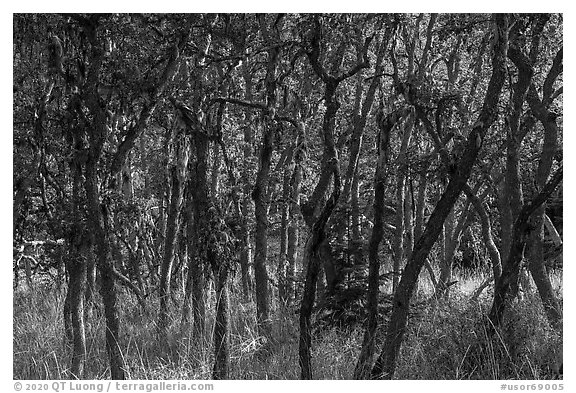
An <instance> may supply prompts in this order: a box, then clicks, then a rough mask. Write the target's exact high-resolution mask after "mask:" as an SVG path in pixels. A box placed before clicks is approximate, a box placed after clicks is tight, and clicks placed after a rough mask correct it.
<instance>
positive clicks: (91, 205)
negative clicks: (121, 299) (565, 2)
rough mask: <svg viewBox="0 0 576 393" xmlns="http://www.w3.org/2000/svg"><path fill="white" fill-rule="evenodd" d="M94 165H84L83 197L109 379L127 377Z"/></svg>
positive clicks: (115, 295)
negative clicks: (98, 279) (92, 245)
mask: <svg viewBox="0 0 576 393" xmlns="http://www.w3.org/2000/svg"><path fill="white" fill-rule="evenodd" d="M96 176H97V175H96V168H95V167H94V164H93V163H91V162H89V163H88V164H87V165H86V174H85V177H86V180H85V188H86V198H87V201H88V214H89V215H90V217H91V220H92V231H93V233H94V242H95V253H96V263H97V266H98V270H99V271H100V277H101V282H102V283H101V286H100V295H101V296H102V300H103V302H104V315H105V316H106V349H107V351H108V357H109V359H110V376H111V378H112V379H125V378H126V364H125V362H124V357H123V355H122V350H121V348H120V342H121V340H120V322H119V319H118V308H117V301H118V296H117V289H116V283H115V281H116V280H115V275H114V271H113V269H114V267H113V265H112V260H111V258H110V245H109V239H108V233H107V232H108V231H107V229H106V223H105V222H106V220H107V219H108V218H107V217H106V216H105V214H104V213H105V212H106V214H107V209H108V207H107V206H106V204H105V203H103V204H102V205H100V196H99V193H98V184H97V180H96V179H97V177H96Z"/></svg>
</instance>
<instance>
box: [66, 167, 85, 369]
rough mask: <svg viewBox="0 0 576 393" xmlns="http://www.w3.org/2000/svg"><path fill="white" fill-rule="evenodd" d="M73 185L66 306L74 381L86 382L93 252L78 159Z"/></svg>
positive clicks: (74, 169) (74, 168)
mask: <svg viewBox="0 0 576 393" xmlns="http://www.w3.org/2000/svg"><path fill="white" fill-rule="evenodd" d="M72 166H73V167H72V171H73V185H72V200H73V213H74V218H75V220H76V222H75V224H74V233H73V234H72V239H71V244H70V247H71V252H70V260H69V262H68V264H67V267H68V275H69V282H68V294H67V297H66V303H68V304H69V306H70V324H71V328H72V329H71V333H72V339H73V348H74V349H73V354H72V365H71V367H70V373H71V375H72V377H73V378H77V379H82V378H83V377H84V363H85V362H86V333H85V330H86V329H85V326H84V311H85V310H84V298H85V292H86V278H87V274H86V271H87V258H88V254H89V251H90V241H89V239H88V234H87V233H86V228H84V224H83V223H82V222H83V220H82V216H83V214H82V208H81V206H82V200H81V197H80V190H81V187H82V174H81V171H82V168H81V165H80V164H79V163H78V162H77V161H76V160H74V161H73V163H72Z"/></svg>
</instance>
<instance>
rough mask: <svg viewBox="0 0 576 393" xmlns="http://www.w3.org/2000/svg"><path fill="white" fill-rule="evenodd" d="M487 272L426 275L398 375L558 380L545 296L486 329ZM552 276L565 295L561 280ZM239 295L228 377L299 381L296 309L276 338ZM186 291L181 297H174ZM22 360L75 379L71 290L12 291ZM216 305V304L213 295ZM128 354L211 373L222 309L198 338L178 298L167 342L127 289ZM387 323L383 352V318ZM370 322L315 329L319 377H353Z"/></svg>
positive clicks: (34, 373)
mask: <svg viewBox="0 0 576 393" xmlns="http://www.w3.org/2000/svg"><path fill="white" fill-rule="evenodd" d="M483 280H484V277H483V276H482V275H471V276H465V277H460V280H459V282H458V284H456V285H455V286H454V287H453V288H452V292H451V295H450V297H449V299H447V300H442V301H434V302H430V301H427V302H425V301H424V300H425V299H429V298H430V295H431V293H433V288H431V286H430V284H429V283H427V282H426V280H424V279H422V280H421V282H420V285H419V291H418V296H417V297H416V299H415V302H414V303H415V304H417V306H416V307H414V311H415V313H414V315H413V316H412V317H411V319H410V322H409V325H408V327H409V328H408V332H407V335H406V337H405V340H404V344H403V346H402V350H401V353H400V358H399V361H398V368H397V372H396V375H395V377H396V378H399V379H551V378H554V377H555V376H556V375H557V372H558V368H559V365H560V364H561V359H562V357H561V348H562V334H561V332H560V333H559V332H555V331H553V330H552V329H551V328H550V327H549V325H548V323H547V321H546V318H545V316H544V312H543V310H542V306H541V304H540V300H539V297H538V294H537V293H536V292H530V293H528V294H526V296H525V297H524V299H523V300H522V301H518V302H516V303H515V304H514V305H513V307H512V308H511V309H510V310H509V311H508V312H507V313H506V318H505V321H504V324H503V328H502V329H501V330H500V331H499V332H498V334H496V335H495V336H493V337H489V335H488V334H487V333H486V329H485V327H486V323H487V321H486V318H485V315H486V314H487V312H488V308H489V306H490V304H491V303H490V302H491V296H492V293H491V292H490V291H491V289H490V288H488V289H487V290H486V291H485V292H484V293H483V295H482V296H481V297H480V298H479V299H478V301H476V302H470V301H469V299H470V294H471V293H472V292H473V290H474V289H475V288H477V287H478V286H479V285H480V284H481V283H482V281H483ZM553 282H554V284H555V286H556V291H557V293H558V296H559V298H560V299H561V296H562V279H561V277H558V276H556V277H554V278H553ZM240 298H241V296H240V295H239V294H234V293H233V294H232V296H231V306H230V310H231V311H230V377H231V378H232V379H297V378H298V377H299V375H300V369H299V366H298V334H299V332H298V314H297V307H292V308H282V309H280V308H279V307H276V311H275V312H274V314H273V315H274V319H273V324H272V325H273V330H272V335H271V337H270V339H269V341H266V339H265V338H263V337H261V336H259V335H258V333H257V329H256V319H255V314H256V310H255V309H254V307H255V306H254V302H243V301H242V300H241V299H240ZM179 301H180V299H179V298H178V296H177V297H176V303H178V302H179ZM13 302H14V316H13V323H14V336H13V340H14V354H13V356H14V358H13V360H14V362H13V374H14V378H17V379H64V378H69V377H70V375H69V367H70V356H71V352H72V348H71V347H70V345H69V344H68V343H67V342H66V340H65V338H64V329H63V319H62V314H63V304H64V293H62V292H58V291H57V290H54V289H51V288H50V287H47V286H45V285H40V286H37V287H36V288H35V290H34V291H30V290H29V289H28V288H25V287H22V286H21V287H19V289H18V290H16V291H15V292H14V298H13ZM208 303H210V304H211V303H212V302H208ZM119 304H120V305H121V307H120V320H121V326H122V341H123V342H122V348H123V349H124V353H123V356H124V357H125V359H126V363H127V365H128V367H129V374H130V377H131V378H134V379H210V377H211V371H212V364H213V354H212V349H211V348H212V329H213V324H214V319H213V315H214V310H213V308H212V306H209V307H208V309H207V329H206V331H207V335H206V337H202V338H198V337H192V335H191V329H190V328H188V327H186V326H184V327H183V326H181V324H180V318H179V310H180V308H179V307H180V305H178V304H176V305H175V306H174V308H173V313H172V315H173V320H172V321H171V325H170V327H169V335H168V340H167V341H164V342H163V341H160V340H159V339H158V335H157V326H156V320H157V315H156V312H155V310H156V309H157V304H155V303H151V304H150V305H149V311H148V312H147V313H144V312H143V311H142V310H141V309H140V307H139V305H138V303H137V302H136V300H135V299H134V298H133V297H132V296H131V295H130V294H128V293H122V294H121V296H120V302H119ZM88 315H89V316H88V318H87V322H86V338H87V352H88V356H87V362H86V375H85V377H86V378H88V379H100V378H106V377H107V376H108V369H107V355H106V349H105V345H104V319H103V312H102V310H101V309H98V308H97V309H92V310H91V312H90V313H89V314H88ZM385 323H386V321H380V327H381V328H380V331H379V337H378V340H377V342H378V346H377V348H378V350H381V346H382V341H383V335H384V326H385ZM362 334H363V331H362V327H356V328H354V329H353V330H346V331H342V330H340V329H338V328H323V329H322V330H320V329H317V330H316V332H315V337H314V341H313V349H312V357H313V371H314V377H315V378H317V379H349V378H351V376H352V373H353V369H354V366H355V362H356V359H357V356H358V353H359V351H360V347H361V343H362Z"/></svg>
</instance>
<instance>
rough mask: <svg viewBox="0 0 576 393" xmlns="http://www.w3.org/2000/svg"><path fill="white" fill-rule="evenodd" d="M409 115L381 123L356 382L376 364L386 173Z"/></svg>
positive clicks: (402, 113) (393, 115) (398, 114)
mask: <svg viewBox="0 0 576 393" xmlns="http://www.w3.org/2000/svg"><path fill="white" fill-rule="evenodd" d="M406 114H407V111H406V110H401V111H396V112H394V113H391V114H390V115H388V117H386V118H385V119H382V120H380V121H379V122H378V123H379V124H378V127H379V129H380V131H379V134H378V142H379V144H378V161H377V164H376V173H375V175H374V227H373V228H372V235H371V236H370V242H369V244H368V262H369V271H368V294H367V301H366V313H367V316H368V320H367V323H366V330H365V331H364V339H363V341H362V350H361V351H360V356H359V358H358V362H357V363H356V368H355V369H354V379H367V378H368V376H369V375H370V370H371V367H372V363H373V357H374V341H375V338H376V329H377V327H378V293H379V284H380V259H379V258H378V249H379V247H380V242H381V241H382V236H383V235H384V197H385V189H386V179H387V172H386V170H387V165H388V159H389V155H390V152H389V150H390V134H391V132H392V130H393V128H394V126H395V125H396V124H397V123H398V122H399V121H400V120H401V118H402V117H404V116H405V115H406ZM380 115H381V114H380Z"/></svg>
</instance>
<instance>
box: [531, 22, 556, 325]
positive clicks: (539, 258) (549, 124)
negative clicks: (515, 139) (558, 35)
mask: <svg viewBox="0 0 576 393" xmlns="http://www.w3.org/2000/svg"><path fill="white" fill-rule="evenodd" d="M543 18H546V16H543ZM562 63H563V50H562V49H560V50H559V51H558V53H557V54H556V57H555V58H554V62H553V64H552V67H551V68H550V71H549V72H548V75H547V76H546V79H545V82H544V88H543V93H544V94H543V98H542V100H540V98H539V97H538V93H537V91H536V88H535V87H534V85H531V86H530V89H529V91H528V95H527V100H528V104H529V105H530V109H531V110H532V112H533V113H534V114H535V116H536V118H537V119H538V121H540V123H542V125H543V127H544V142H543V146H542V154H541V156H540V161H539V163H538V169H537V172H536V185H537V187H538V188H539V189H542V188H543V187H544V185H545V182H546V179H547V177H548V175H549V174H550V169H551V168H552V163H553V160H554V156H555V155H556V151H557V148H558V146H557V144H558V125H557V124H556V117H557V116H556V114H554V113H552V112H551V111H550V110H549V105H550V104H551V103H552V101H553V99H552V96H553V94H554V92H553V85H554V81H555V80H556V79H557V77H558V75H559V74H560V73H561V72H562ZM545 210H546V209H545V205H543V206H542V207H540V208H538V209H537V210H536V212H535V213H534V215H533V218H532V219H533V223H532V227H533V228H534V229H533V234H532V240H533V241H532V249H531V251H530V260H529V265H528V268H529V269H530V273H531V274H532V278H533V279H534V282H535V284H536V287H537V288H538V292H539V294H540V298H541V299H542V304H543V305H544V310H545V311H546V316H547V317H548V321H549V322H550V324H551V325H552V326H553V327H554V328H556V329H559V328H561V325H562V311H561V308H560V305H559V304H558V300H557V299H556V296H555V295H554V290H553V288H552V284H551V282H550V277H549V276H548V272H547V271H546V267H545V265H544V255H543V245H542V243H543V237H544V228H543V223H544V218H545Z"/></svg>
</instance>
